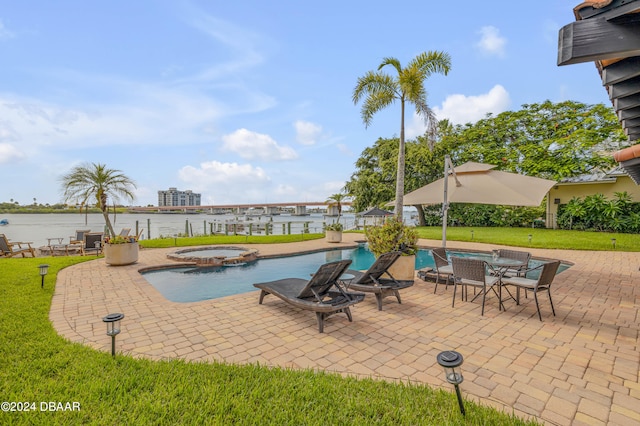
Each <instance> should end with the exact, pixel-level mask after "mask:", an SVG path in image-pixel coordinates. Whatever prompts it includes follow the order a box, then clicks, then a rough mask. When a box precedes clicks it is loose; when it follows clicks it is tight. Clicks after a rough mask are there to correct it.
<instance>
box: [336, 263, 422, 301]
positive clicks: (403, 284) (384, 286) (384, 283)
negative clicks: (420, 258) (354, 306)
mask: <svg viewBox="0 0 640 426" xmlns="http://www.w3.org/2000/svg"><path fill="white" fill-rule="evenodd" d="M400 255H401V252H399V251H392V252H389V253H383V254H381V255H380V256H379V257H378V258H377V259H376V261H375V262H373V265H371V266H370V267H369V269H367V270H366V271H365V272H362V271H355V270H352V269H349V270H348V271H347V272H346V273H347V274H353V275H354V278H353V279H352V280H351V282H350V283H349V286H348V288H349V290H356V291H362V292H365V293H373V294H375V296H376V302H377V303H378V310H379V311H381V310H382V299H384V298H385V297H387V296H391V295H394V296H396V299H397V300H398V303H402V299H400V292H399V290H402V289H403V288H407V287H411V286H412V285H413V284H414V281H413V280H396V279H395V278H394V277H393V276H392V275H391V274H390V273H389V268H390V267H391V265H393V263H394V262H395V261H396V260H398V258H399V257H400ZM383 276H384V277H383Z"/></svg>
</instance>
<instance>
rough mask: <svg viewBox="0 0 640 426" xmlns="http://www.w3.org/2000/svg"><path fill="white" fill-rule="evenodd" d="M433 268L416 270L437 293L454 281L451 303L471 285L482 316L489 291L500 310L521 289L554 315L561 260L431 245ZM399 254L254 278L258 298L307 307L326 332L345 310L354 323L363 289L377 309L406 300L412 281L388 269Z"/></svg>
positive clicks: (466, 296)
mask: <svg viewBox="0 0 640 426" xmlns="http://www.w3.org/2000/svg"><path fill="white" fill-rule="evenodd" d="M431 253H432V255H433V258H434V264H435V265H434V267H433V268H425V269H423V270H420V271H418V277H420V278H422V279H423V280H424V281H428V280H430V279H429V278H433V280H434V281H435V289H434V293H435V292H436V291H437V289H438V285H439V284H440V281H441V279H442V280H444V284H445V286H446V287H449V285H452V286H453V296H452V304H451V306H452V308H453V307H455V303H456V296H457V294H458V289H459V291H460V298H461V300H464V301H468V300H469V288H470V287H471V288H473V297H472V299H471V301H472V302H473V301H475V300H476V299H478V298H482V305H481V306H482V308H481V315H483V316H484V311H485V303H486V300H487V295H490V294H494V295H495V296H496V298H497V300H498V309H499V310H503V309H505V310H506V308H505V301H507V300H513V301H515V302H516V304H517V305H519V304H520V293H521V291H524V294H525V297H528V294H529V293H531V294H532V295H533V298H534V300H535V304H536V309H537V312H538V318H539V319H540V321H542V314H541V312H540V303H539V300H538V293H542V292H546V293H547V295H548V297H549V303H550V305H551V312H552V313H553V315H554V316H555V314H556V313H555V308H554V307H553V300H552V299H551V284H552V283H553V280H554V278H555V276H556V273H557V272H558V268H559V267H560V261H558V260H551V261H545V262H542V263H541V264H539V265H537V266H533V267H530V260H531V254H530V253H528V252H524V251H517V250H504V249H501V250H494V251H493V253H492V255H489V256H484V255H479V254H474V255H469V254H464V255H462V254H457V255H456V254H447V252H446V250H445V249H444V248H434V249H432V250H431ZM400 255H401V253H400V252H390V253H385V254H382V255H380V256H379V257H378V258H377V259H376V261H375V262H374V263H373V264H372V265H371V266H370V267H369V269H367V270H366V271H355V270H351V269H348V268H349V265H350V264H351V260H348V259H347V260H341V261H336V262H329V263H326V264H324V265H322V266H321V267H320V269H318V271H317V272H316V273H314V274H312V276H311V278H310V279H308V280H305V279H302V278H283V279H279V280H275V281H269V282H262V283H255V284H254V286H255V287H257V288H258V289H260V290H261V291H260V296H259V300H258V303H259V304H262V303H263V301H264V298H265V297H266V296H267V295H274V296H276V297H278V298H280V299H282V300H283V301H285V302H287V303H288V304H290V305H292V306H294V307H296V308H299V309H303V310H310V311H313V312H315V314H316V318H317V322H318V331H319V332H320V333H322V332H323V331H324V322H325V319H326V318H327V317H329V316H331V315H333V314H337V313H344V314H346V316H347V318H348V319H349V321H350V322H351V321H352V320H353V318H352V314H351V307H352V306H353V305H355V304H357V303H360V302H361V301H362V300H363V299H364V297H365V294H367V293H371V294H373V295H374V296H375V298H376V303H377V307H378V310H382V309H383V299H384V298H385V297H387V296H394V297H395V298H396V300H397V302H398V303H402V300H401V298H400V290H403V289H406V288H408V287H411V286H412V285H413V284H414V280H397V279H395V278H394V277H393V275H392V274H391V273H390V271H389V268H390V267H391V265H393V263H394V262H395V261H396V260H397V259H398V258H399V256H400Z"/></svg>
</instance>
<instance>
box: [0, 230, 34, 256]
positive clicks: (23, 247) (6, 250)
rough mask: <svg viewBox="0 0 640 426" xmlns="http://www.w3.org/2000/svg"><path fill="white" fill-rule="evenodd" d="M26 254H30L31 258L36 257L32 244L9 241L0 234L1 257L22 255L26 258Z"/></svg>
mask: <svg viewBox="0 0 640 426" xmlns="http://www.w3.org/2000/svg"><path fill="white" fill-rule="evenodd" d="M26 254H30V255H31V257H36V251H35V249H34V248H33V247H31V243H26V242H18V241H9V240H8V239H7V237H6V235H4V234H0V257H13V256H17V255H21V256H22V257H26V256H25V255H26Z"/></svg>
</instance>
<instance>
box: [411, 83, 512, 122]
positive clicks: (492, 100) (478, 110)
mask: <svg viewBox="0 0 640 426" xmlns="http://www.w3.org/2000/svg"><path fill="white" fill-rule="evenodd" d="M510 103H511V100H510V99H509V92H507V91H506V90H505V88H504V87H502V86H501V85H499V84H496V85H495V86H493V88H492V89H491V90H489V93H485V94H482V95H477V96H465V95H461V94H456V95H449V96H447V98H446V99H445V100H444V102H443V103H442V106H441V107H435V108H433V111H434V112H435V114H436V116H437V117H438V120H442V119H445V118H447V119H449V120H450V121H451V122H452V123H453V124H466V123H475V122H476V121H478V120H480V119H481V118H484V117H485V116H486V115H487V113H492V114H494V115H497V114H499V113H501V112H504V111H506V110H507V108H508V107H509V104H510ZM414 122H415V119H414ZM423 132H424V130H423Z"/></svg>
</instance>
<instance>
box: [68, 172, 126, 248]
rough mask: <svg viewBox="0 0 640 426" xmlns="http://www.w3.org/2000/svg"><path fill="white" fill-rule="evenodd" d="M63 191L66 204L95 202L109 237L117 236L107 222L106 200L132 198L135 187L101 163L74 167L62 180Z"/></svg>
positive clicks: (120, 174)
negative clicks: (70, 201)
mask: <svg viewBox="0 0 640 426" xmlns="http://www.w3.org/2000/svg"><path fill="white" fill-rule="evenodd" d="M61 183H62V186H63V188H64V198H65V202H67V201H69V200H74V201H75V202H80V203H81V204H82V205H86V206H87V207H88V206H89V205H90V204H91V203H90V202H88V201H89V200H90V199H92V198H93V199H95V201H96V205H97V206H98V207H99V208H100V210H101V211H102V216H103V217H104V221H105V224H106V225H107V229H108V230H109V234H110V235H111V236H114V235H116V233H115V232H114V230H113V225H111V220H110V219H109V206H108V204H107V203H108V201H109V199H110V198H111V199H112V200H113V202H114V203H115V202H116V201H118V200H119V198H120V197H121V196H122V197H125V198H128V199H129V200H132V201H133V199H134V198H135V195H134V193H133V190H134V189H135V188H136V184H135V182H134V181H133V180H131V179H130V178H128V177H127V176H125V175H124V174H123V173H122V172H121V171H120V170H114V169H108V168H107V166H106V165H104V164H99V163H98V164H96V163H91V164H88V163H87V164H83V165H80V166H76V167H74V168H73V169H71V171H70V172H69V173H67V174H65V175H64V176H62V178H61Z"/></svg>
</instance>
